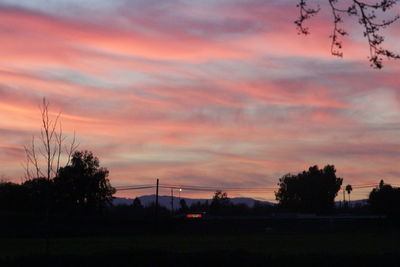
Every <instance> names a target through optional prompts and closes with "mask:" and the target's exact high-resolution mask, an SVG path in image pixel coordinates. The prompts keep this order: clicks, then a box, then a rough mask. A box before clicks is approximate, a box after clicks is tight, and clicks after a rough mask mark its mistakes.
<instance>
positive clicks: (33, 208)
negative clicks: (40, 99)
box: [0, 151, 115, 214]
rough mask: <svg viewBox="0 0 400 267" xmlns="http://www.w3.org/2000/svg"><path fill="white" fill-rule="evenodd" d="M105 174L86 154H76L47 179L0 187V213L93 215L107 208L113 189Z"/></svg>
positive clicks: (7, 183)
mask: <svg viewBox="0 0 400 267" xmlns="http://www.w3.org/2000/svg"><path fill="white" fill-rule="evenodd" d="M108 173H109V172H108V170H107V169H106V168H102V167H100V165H99V160H98V158H97V157H95V156H93V154H92V153H91V152H88V151H76V152H75V153H74V154H73V155H72V157H71V161H70V163H69V164H68V165H67V166H65V167H61V168H60V169H59V172H58V174H57V175H56V176H55V177H54V178H51V179H48V178H47V177H38V178H32V179H29V180H27V181H25V182H24V183H22V184H15V183H10V182H3V183H0V210H1V211H8V212H16V211H18V212H35V213H41V212H46V211H47V210H50V211H52V212H57V213H67V214H71V213H73V214H94V213H98V212H101V211H102V210H104V208H105V207H106V206H107V205H109V204H111V200H112V195H113V194H114V193H115V189H114V188H113V187H112V186H111V184H110V181H109V180H108V178H107V177H108Z"/></svg>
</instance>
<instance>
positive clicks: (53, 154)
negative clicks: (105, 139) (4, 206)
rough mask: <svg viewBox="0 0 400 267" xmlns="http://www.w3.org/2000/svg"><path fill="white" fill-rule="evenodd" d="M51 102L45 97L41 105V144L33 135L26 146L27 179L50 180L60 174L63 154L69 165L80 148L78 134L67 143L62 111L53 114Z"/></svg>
mask: <svg viewBox="0 0 400 267" xmlns="http://www.w3.org/2000/svg"><path fill="white" fill-rule="evenodd" d="M49 106H50V103H49V102H48V101H47V100H46V98H43V102H42V104H41V105H40V107H39V109H40V114H41V128H40V137H39V139H40V145H39V146H37V145H36V138H35V136H32V140H31V143H30V145H29V146H24V149H25V155H26V162H25V164H24V169H25V179H28V180H30V179H32V178H38V177H45V178H46V179H47V180H50V179H51V178H52V177H54V176H56V175H57V174H58V171H59V169H60V164H61V160H62V157H63V154H65V155H66V159H65V161H66V164H65V165H68V164H69V162H70V159H71V156H72V154H73V152H74V151H75V150H76V149H77V148H78V146H79V144H77V143H76V134H75V132H74V135H73V138H72V139H71V141H70V142H69V143H67V142H66V141H67V137H66V136H64V135H63V128H62V124H61V112H59V113H58V114H57V115H55V116H52V115H51V113H50V111H49Z"/></svg>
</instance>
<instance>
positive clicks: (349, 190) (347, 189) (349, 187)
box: [346, 184, 353, 203]
mask: <svg viewBox="0 0 400 267" xmlns="http://www.w3.org/2000/svg"><path fill="white" fill-rule="evenodd" d="M346 191H347V194H349V203H350V193H351V191H353V187H352V186H351V185H349V184H348V185H346Z"/></svg>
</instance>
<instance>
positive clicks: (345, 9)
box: [295, 0, 400, 69]
mask: <svg viewBox="0 0 400 267" xmlns="http://www.w3.org/2000/svg"><path fill="white" fill-rule="evenodd" d="M327 1H328V3H329V6H330V9H331V13H332V20H333V29H332V34H331V35H330V38H331V40H332V42H331V53H332V55H334V56H337V57H343V52H342V40H341V38H342V37H344V36H346V35H348V32H347V31H346V30H345V29H344V28H343V27H341V23H343V15H346V16H348V17H355V18H356V19H357V22H358V23H359V24H360V25H361V26H362V27H363V34H364V37H365V38H366V39H367V42H368V45H369V53H370V56H369V61H370V63H371V67H373V68H376V69H381V68H382V67H383V65H382V62H383V58H384V57H386V58H387V59H400V54H398V53H395V52H393V51H390V50H388V49H386V48H384V47H383V42H384V36H383V35H382V34H381V33H380V30H381V29H384V28H386V27H387V26H389V25H391V24H393V23H394V22H396V21H397V20H398V19H399V18H400V16H399V15H398V14H395V15H392V17H391V18H389V19H385V18H381V19H380V18H378V15H377V13H382V14H383V13H385V12H388V11H389V10H391V9H393V8H394V7H395V6H396V4H397V2H398V0H375V1H372V0H327ZM307 2H308V1H307V0H298V3H297V7H298V8H299V17H298V19H297V20H296V21H295V24H296V25H297V28H298V30H299V33H300V34H304V35H307V34H309V29H308V28H307V27H306V26H305V25H304V24H305V22H306V21H307V20H308V19H310V18H311V17H312V16H314V15H316V14H317V13H318V12H319V11H320V7H319V6H318V7H316V8H310V7H308V6H307ZM339 3H340V4H342V3H344V4H343V5H342V7H339ZM379 17H380V16H379ZM382 17H384V15H382Z"/></svg>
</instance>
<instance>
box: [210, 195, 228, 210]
mask: <svg viewBox="0 0 400 267" xmlns="http://www.w3.org/2000/svg"><path fill="white" fill-rule="evenodd" d="M230 205H231V201H230V199H229V198H228V194H227V193H226V192H222V191H221V190H217V191H216V192H215V193H214V196H213V199H212V201H211V204H210V213H211V214H219V215H220V214H224V213H225V214H226V212H227V209H229V206H230Z"/></svg>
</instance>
